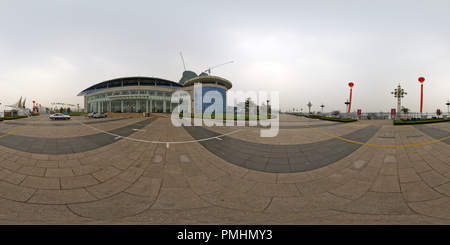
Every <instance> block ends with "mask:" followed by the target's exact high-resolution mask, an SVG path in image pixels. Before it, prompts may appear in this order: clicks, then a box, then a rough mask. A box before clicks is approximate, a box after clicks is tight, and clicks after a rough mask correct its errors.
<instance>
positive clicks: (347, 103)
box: [344, 99, 350, 117]
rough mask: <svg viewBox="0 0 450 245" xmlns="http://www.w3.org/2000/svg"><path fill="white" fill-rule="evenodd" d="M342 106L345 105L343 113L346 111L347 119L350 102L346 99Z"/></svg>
mask: <svg viewBox="0 0 450 245" xmlns="http://www.w3.org/2000/svg"><path fill="white" fill-rule="evenodd" d="M344 104H345V105H346V107H345V111H347V117H348V113H349V112H350V111H349V109H348V106H349V105H350V102H348V99H347V101H346V102H344Z"/></svg>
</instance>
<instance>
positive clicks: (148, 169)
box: [0, 115, 450, 224]
mask: <svg viewBox="0 0 450 245" xmlns="http://www.w3.org/2000/svg"><path fill="white" fill-rule="evenodd" d="M279 120H280V130H279V133H278V135H277V136H276V137H273V138H262V137H260V132H261V130H264V129H265V128H263V127H251V126H226V127H219V126H213V127H206V126H202V127H200V126H182V127H175V126H173V125H172V123H171V119H170V118H161V117H158V118H157V117H153V118H121V119H120V120H118V119H117V118H98V119H94V118H86V117H72V119H71V120H68V121H51V120H49V119H48V117H46V116H44V115H41V116H37V117H29V118H24V119H19V120H14V121H9V122H7V123H5V122H0V223H5V224H6V223H32V224H33V223H34V224H40V223H64V224H99V223H100V224H103V223H104V224H106V223H121V224H449V223H450V205H449V204H450V145H449V144H450V140H449V138H450V124H448V123H438V124H429V125H420V126H395V127H393V126H391V125H384V124H375V123H378V122H380V123H381V122H383V123H384V122H388V121H389V120H364V121H363V120H361V121H359V122H352V123H338V122H331V121H322V120H315V119H309V118H304V117H295V116H291V115H280V116H279ZM367 122H369V123H367ZM391 122H392V121H391Z"/></svg>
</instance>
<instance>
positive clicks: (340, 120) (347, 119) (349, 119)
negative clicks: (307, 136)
mask: <svg viewBox="0 0 450 245" xmlns="http://www.w3.org/2000/svg"><path fill="white" fill-rule="evenodd" d="M306 117H307V118H312V119H320V120H328V121H335V122H344V123H347V122H355V121H358V120H357V119H352V118H335V117H319V116H306Z"/></svg>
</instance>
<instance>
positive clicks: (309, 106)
mask: <svg viewBox="0 0 450 245" xmlns="http://www.w3.org/2000/svg"><path fill="white" fill-rule="evenodd" d="M306 106H308V108H309V115H311V106H313V104H311V101H309V102H308V104H306Z"/></svg>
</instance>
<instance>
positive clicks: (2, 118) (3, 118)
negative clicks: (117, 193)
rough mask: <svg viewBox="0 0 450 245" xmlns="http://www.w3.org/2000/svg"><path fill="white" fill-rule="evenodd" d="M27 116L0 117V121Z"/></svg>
mask: <svg viewBox="0 0 450 245" xmlns="http://www.w3.org/2000/svg"><path fill="white" fill-rule="evenodd" d="M25 117H27V116H14V117H0V120H14V119H18V118H25Z"/></svg>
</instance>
